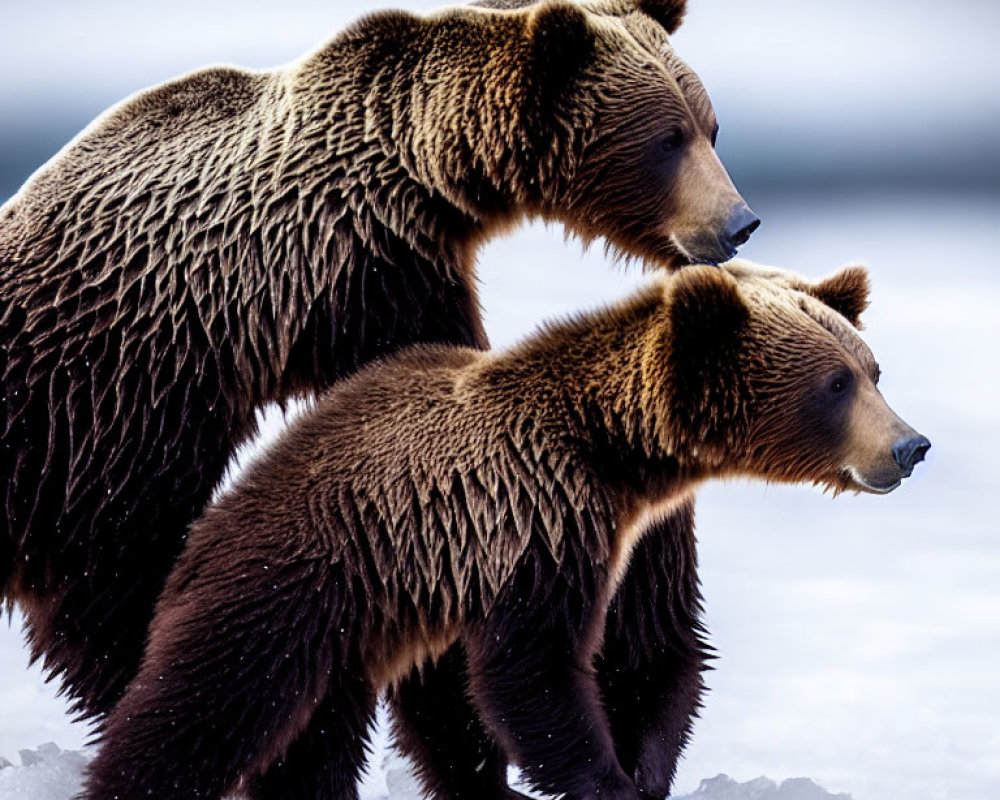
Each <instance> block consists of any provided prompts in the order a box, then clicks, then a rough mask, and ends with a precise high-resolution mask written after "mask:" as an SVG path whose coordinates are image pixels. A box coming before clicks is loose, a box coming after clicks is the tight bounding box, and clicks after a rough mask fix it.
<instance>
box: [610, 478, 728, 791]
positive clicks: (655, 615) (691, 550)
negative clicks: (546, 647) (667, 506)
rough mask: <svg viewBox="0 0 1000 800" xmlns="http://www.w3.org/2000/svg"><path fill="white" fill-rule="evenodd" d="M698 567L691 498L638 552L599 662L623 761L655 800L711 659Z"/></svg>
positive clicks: (615, 602)
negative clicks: (703, 620)
mask: <svg viewBox="0 0 1000 800" xmlns="http://www.w3.org/2000/svg"><path fill="white" fill-rule="evenodd" d="M697 567H698V560H697V552H696V545H695V536H694V500H693V498H692V499H689V500H688V501H687V502H685V503H684V505H682V506H681V507H680V508H678V509H677V511H675V512H674V514H673V515H672V516H670V517H669V518H666V519H664V520H661V521H659V522H658V523H656V524H655V525H654V526H653V527H652V528H651V529H650V530H649V531H647V532H646V534H645V536H644V537H643V539H642V540H641V541H640V542H639V543H638V545H637V546H636V548H635V551H634V552H633V554H632V559H631V562H630V566H629V569H628V571H627V572H626V574H625V576H624V579H623V580H622V583H621V584H620V585H619V587H618V590H617V592H616V593H615V596H614V598H613V599H612V602H611V606H610V608H609V609H608V618H607V624H606V627H605V636H604V644H603V647H602V649H601V653H600V655H599V656H598V658H597V662H596V665H597V673H598V680H599V683H600V686H601V694H602V697H603V699H604V706H605V709H606V711H607V714H608V719H609V723H610V726H611V732H612V736H613V737H614V741H615V746H616V748H617V751H618V757H619V759H620V760H621V763H622V766H623V768H624V769H625V771H626V772H627V773H628V774H630V775H632V776H633V777H634V779H635V782H636V785H637V786H638V787H639V789H640V790H642V791H643V792H644V793H646V796H650V797H659V798H663V797H666V796H667V795H668V794H669V793H670V788H671V784H672V783H673V779H674V774H675V772H676V769H677V761H678V758H679V757H680V755H681V753H682V752H683V750H684V748H685V747H686V746H687V743H688V740H689V738H690V735H691V728H692V724H693V722H694V720H695V718H696V717H697V712H698V709H699V708H700V706H701V697H702V695H703V694H704V691H705V685H704V681H703V679H702V673H703V672H704V670H705V668H706V662H707V661H708V660H709V659H711V658H712V656H711V655H710V651H711V648H710V647H709V646H708V645H707V644H706V642H705V640H704V634H705V630H704V627H703V625H702V623H701V591H700V588H699V581H698V572H697Z"/></svg>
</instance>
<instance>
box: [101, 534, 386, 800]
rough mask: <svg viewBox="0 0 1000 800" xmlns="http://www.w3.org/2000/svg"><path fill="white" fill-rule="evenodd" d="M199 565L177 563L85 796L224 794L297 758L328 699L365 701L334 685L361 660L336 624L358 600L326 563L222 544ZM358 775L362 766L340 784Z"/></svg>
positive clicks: (104, 733)
mask: <svg viewBox="0 0 1000 800" xmlns="http://www.w3.org/2000/svg"><path fill="white" fill-rule="evenodd" d="M210 552H213V553H214V552H216V551H210ZM190 562H191V559H190V558H187V557H185V558H182V560H181V562H180V564H179V566H178V567H177V569H176V570H175V576H176V574H177V573H178V572H180V573H182V574H186V576H187V577H186V578H180V579H176V580H175V579H172V580H171V582H170V583H168V586H167V589H166V590H165V592H164V595H163V597H162V598H161V600H160V604H159V606H158V610H157V615H156V617H155V619H154V620H153V625H152V628H151V631H150V640H149V644H148V645H147V648H146V654H145V657H144V659H143V664H142V668H141V669H140V671H139V674H138V676H137V677H136V678H135V680H134V681H133V682H132V683H131V685H130V686H129V688H128V691H127V692H126V693H125V696H124V697H123V698H122V700H121V702H119V703H118V705H117V706H115V708H114V710H113V711H112V712H111V714H110V715H109V716H108V718H107V719H106V720H105V722H104V724H103V725H102V728H101V748H100V751H99V752H98V754H97V757H96V758H95V759H94V761H93V762H92V763H91V765H90V766H89V768H88V770H87V777H86V791H85V793H84V794H83V797H84V798H86V800H179V799H180V798H183V800H218V799H219V798H220V797H222V795H223V793H224V792H226V791H228V790H230V789H232V788H234V787H235V786H236V784H237V782H238V781H239V780H240V779H246V778H251V779H252V777H253V776H254V775H257V774H260V773H261V772H265V771H266V770H267V769H268V767H270V766H271V764H273V763H274V762H275V761H276V760H278V759H280V758H281V757H282V756H283V755H285V754H286V753H291V754H293V757H295V758H298V757H297V756H296V755H295V753H296V752H297V750H296V748H295V747H294V743H295V741H296V739H297V738H298V736H299V735H300V734H302V733H303V732H307V731H308V730H309V725H310V722H311V720H312V717H313V715H314V714H315V713H316V712H317V710H319V709H320V707H321V705H322V703H323V701H324V699H326V698H327V697H330V698H331V699H332V701H333V702H336V703H338V704H339V705H340V707H341V708H342V709H343V708H361V707H363V706H364V702H365V698H366V697H368V696H370V695H371V693H372V690H371V689H370V688H367V687H365V686H361V687H353V686H350V685H347V684H346V683H345V682H344V681H343V680H340V681H339V683H338V682H336V679H337V678H338V677H339V676H340V675H341V674H342V665H345V664H350V663H353V661H352V659H350V658H349V657H348V655H349V654H348V653H342V652H339V648H338V649H337V650H336V651H335V650H334V647H335V644H334V642H332V640H331V635H330V630H331V626H332V624H333V623H337V625H338V626H339V624H340V623H341V620H342V619H345V617H344V613H345V611H346V614H347V616H346V619H350V618H351V617H352V613H351V611H350V609H351V608H352V607H353V604H352V603H350V602H346V601H345V598H344V597H343V596H342V592H341V589H342V587H344V586H345V582H344V581H343V580H342V579H340V578H339V576H333V575H331V574H330V570H329V568H328V567H325V566H318V567H317V566H313V565H311V564H309V563H303V564H290V565H286V566H285V567H283V568H269V564H268V563H267V562H261V561H254V560H253V559H247V558H243V559H236V558H233V557H230V554H229V553H225V552H223V551H221V548H220V549H219V550H218V558H217V559H214V560H211V559H206V560H205V561H203V562H201V563H196V564H191V563H190ZM344 624H347V623H346V621H345V622H344ZM350 692H354V695H353V696H350V697H348V699H349V700H350V701H351V702H350V703H346V702H345V700H344V698H345V693H347V694H349V693H350ZM343 728H344V724H343V723H341V725H340V727H339V728H338V731H339V730H342V729H343ZM357 735H358V737H359V738H360V736H362V735H363V732H360V731H359V732H358V733H357ZM355 744H357V743H355ZM340 746H343V745H340ZM290 747H291V748H292V749H289V748H290ZM306 755H307V756H308V755H310V754H309V753H306ZM299 763H300V764H302V763H303V760H302V759H299ZM322 768H323V769H324V770H329V769H331V768H343V769H345V770H351V769H353V768H354V765H353V764H352V763H350V759H347V760H344V761H343V762H342V763H339V764H337V763H335V764H324V765H322ZM356 778H357V770H354V771H352V772H350V774H344V775H342V776H340V777H339V780H338V783H337V785H338V786H345V787H347V786H353V782H354V781H355V780H356ZM307 783H309V784H310V785H312V786H315V785H318V783H319V782H318V781H315V780H309V781H307ZM331 785H332V784H331ZM282 796H284V797H293V796H294V797H296V798H297V800H315V796H314V795H311V794H299V795H293V794H289V793H285V794H284V795H282ZM341 797H344V798H350V797H351V795H350V794H343V795H341Z"/></svg>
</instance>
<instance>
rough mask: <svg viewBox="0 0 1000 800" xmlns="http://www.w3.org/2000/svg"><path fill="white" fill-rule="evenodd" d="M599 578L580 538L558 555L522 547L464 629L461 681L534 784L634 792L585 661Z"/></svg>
mask: <svg viewBox="0 0 1000 800" xmlns="http://www.w3.org/2000/svg"><path fill="white" fill-rule="evenodd" d="M566 549H567V550H571V549H574V548H571V547H570V546H569V545H567V548H566ZM567 562H569V564H570V565H571V566H567ZM566 573H569V574H566ZM599 583H600V579H599V578H596V577H595V576H594V566H593V563H592V562H590V554H588V553H586V552H584V551H583V549H582V548H576V549H575V552H573V553H567V554H565V555H564V556H563V559H562V561H561V563H558V564H557V563H555V562H553V561H552V556H551V554H550V553H548V552H546V551H544V550H543V549H542V548H539V550H537V551H534V552H530V551H529V553H528V554H526V556H525V558H524V560H523V561H522V563H521V564H520V565H519V566H518V569H517V570H516V572H515V575H514V576H513V578H512V579H511V580H510V581H509V582H508V584H507V585H506V586H505V587H504V589H503V590H502V592H501V593H500V596H499V597H498V598H497V599H496V600H495V601H494V603H493V604H492V607H491V609H490V611H489V613H488V614H487V615H486V619H485V621H484V622H483V623H481V624H479V625H476V626H475V627H474V628H472V629H471V630H468V631H467V632H466V635H465V636H464V637H463V644H464V646H465V648H466V655H467V659H468V665H469V689H470V694H471V696H472V698H473V701H474V703H475V705H476V707H477V708H478V709H479V711H480V713H481V714H482V718H483V720H484V722H485V723H486V724H487V726H488V727H489V728H490V730H491V731H492V732H493V733H494V734H495V735H496V737H497V740H498V741H499V742H500V744H501V745H502V746H503V747H504V749H505V750H506V751H507V753H508V755H510V756H511V757H512V758H513V760H514V761H515V763H517V764H518V765H519V766H520V767H521V770H522V772H523V774H524V775H525V777H526V778H527V779H528V781H529V782H530V783H531V785H532V786H533V787H535V788H536V789H538V790H540V791H543V792H546V793H548V794H560V793H567V794H568V795H569V796H572V797H574V798H580V799H581V800H597V799H598V798H599V799H600V800H638V798H639V794H638V792H637V790H636V788H635V785H634V783H633V781H632V780H631V779H630V778H629V777H628V776H627V775H626V774H625V772H624V771H623V770H622V768H621V766H620V765H619V763H618V759H617V757H616V755H615V750H614V745H613V743H612V740H611V733H610V730H609V729H608V722H607V718H606V717H605V714H604V711H603V709H602V707H601V703H600V698H599V689H598V686H597V683H596V680H595V677H594V674H593V671H592V669H591V666H590V661H591V658H592V645H591V644H590V642H592V641H593V640H594V639H595V638H596V637H595V636H594V629H595V626H596V627H597V630H598V631H599V630H600V625H603V621H604V609H603V606H602V605H601V603H600V601H599V598H600V596H601V595H600V592H599V591H598V585H597V584H599ZM598 635H599V634H598Z"/></svg>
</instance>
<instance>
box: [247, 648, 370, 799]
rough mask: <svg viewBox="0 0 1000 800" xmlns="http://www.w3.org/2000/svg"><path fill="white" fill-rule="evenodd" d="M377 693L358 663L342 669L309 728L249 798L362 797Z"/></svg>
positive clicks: (250, 787)
mask: <svg viewBox="0 0 1000 800" xmlns="http://www.w3.org/2000/svg"><path fill="white" fill-rule="evenodd" d="M376 701H377V694H376V692H375V690H374V689H373V688H372V686H371V684H370V683H369V682H368V680H367V679H366V678H365V672H364V668H363V667H362V665H361V664H360V662H359V663H354V664H348V665H346V666H345V667H343V668H342V669H338V670H337V674H336V675H335V676H334V685H333V686H331V688H330V690H329V691H328V692H327V695H326V698H325V699H324V700H323V701H322V702H321V703H320V704H319V706H318V707H317V708H316V711H315V713H313V715H312V719H311V720H310V721H309V724H308V726H306V729H305V730H304V731H303V732H302V733H300V734H299V735H298V736H297V737H296V738H295V740H294V741H293V742H292V743H291V745H290V746H289V747H288V750H287V751H286V752H285V753H284V755H282V756H281V757H280V758H279V759H278V760H277V761H275V762H273V763H272V764H271V765H270V766H269V767H268V768H267V770H266V771H265V772H264V774H262V775H258V776H256V777H254V778H251V779H250V780H248V781H247V782H246V795H247V798H249V800H351V798H355V799H356V798H357V796H358V775H360V774H361V771H362V770H363V769H364V766H365V760H366V757H367V747H368V742H369V731H370V730H371V726H372V723H373V721H374V718H375V704H376Z"/></svg>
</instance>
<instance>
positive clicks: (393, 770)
mask: <svg viewBox="0 0 1000 800" xmlns="http://www.w3.org/2000/svg"><path fill="white" fill-rule="evenodd" d="M382 747H383V748H384V743H383V745H382ZM92 757H93V753H92V752H91V751H89V750H84V751H80V750H60V749H59V747H58V746H57V745H55V744H53V743H52V742H48V743H47V744H43V745H41V746H40V747H37V748H35V749H34V750H22V751H21V752H20V758H21V763H20V765H18V766H14V765H12V764H11V763H10V762H9V761H7V760H6V759H0V800H71V798H72V797H73V796H74V794H75V793H76V792H78V791H80V788H81V786H82V779H83V770H84V768H85V767H86V766H87V763H88V762H89V761H90V759H91V758H92ZM373 760H376V761H380V763H381V764H382V771H381V774H382V776H383V778H384V780H383V781H381V782H378V781H367V782H365V783H363V784H362V787H361V800H420V798H421V796H422V795H421V792H420V786H419V784H418V782H417V780H416V778H414V776H413V773H412V772H411V771H410V769H409V767H408V766H407V764H406V762H405V761H404V760H403V759H402V758H400V757H398V756H396V755H394V754H393V753H391V752H385V751H384V750H381V751H380V752H377V753H376V754H375V758H374V759H373ZM521 788H523V787H521ZM675 800H851V797H850V795H846V794H836V795H835V794H830V793H829V792H827V791H826V790H825V789H822V788H821V787H819V786H817V785H816V784H815V783H813V782H812V781H810V780H808V779H807V778H792V779H789V780H786V781H784V782H782V783H781V784H777V783H775V782H774V781H772V780H770V779H769V778H756V779H754V780H752V781H748V782H747V783H737V782H736V781H734V780H733V779H732V778H730V777H729V776H727V775H717V776H716V777H714V778H709V779H706V780H703V781H702V782H701V785H700V786H699V787H698V789H697V790H696V791H695V792H692V793H691V794H689V795H683V796H676V797H675Z"/></svg>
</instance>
